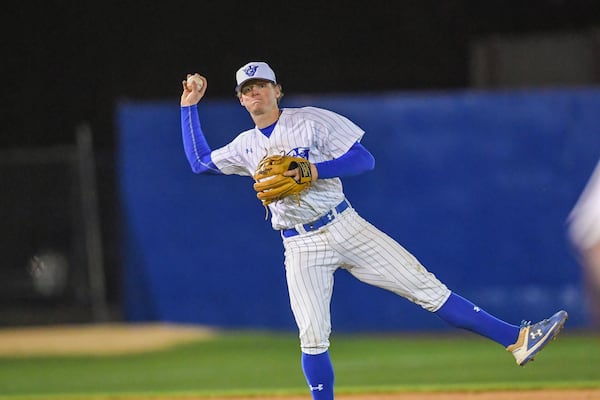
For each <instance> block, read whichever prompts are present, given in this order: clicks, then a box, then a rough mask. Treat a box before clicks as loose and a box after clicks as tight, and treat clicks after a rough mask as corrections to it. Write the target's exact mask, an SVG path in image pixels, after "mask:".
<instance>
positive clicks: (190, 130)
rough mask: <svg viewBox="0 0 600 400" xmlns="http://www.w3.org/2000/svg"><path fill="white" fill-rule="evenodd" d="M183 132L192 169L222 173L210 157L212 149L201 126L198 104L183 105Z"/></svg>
mask: <svg viewBox="0 0 600 400" xmlns="http://www.w3.org/2000/svg"><path fill="white" fill-rule="evenodd" d="M181 134H182V136H183V149H184V150H185V155H186V157H187V160H188V162H189V163H190V167H192V171H194V172H195V173H197V174H202V173H208V174H222V172H221V171H220V170H219V168H217V166H216V165H215V164H214V163H213V161H212V159H211V157H210V153H211V149H210V147H209V146H208V143H207V142H206V138H205V137H204V133H203V132H202V128H201V127H200V117H199V116H198V106H197V105H193V106H184V107H181Z"/></svg>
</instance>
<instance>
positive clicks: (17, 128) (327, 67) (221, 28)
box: [0, 0, 600, 303]
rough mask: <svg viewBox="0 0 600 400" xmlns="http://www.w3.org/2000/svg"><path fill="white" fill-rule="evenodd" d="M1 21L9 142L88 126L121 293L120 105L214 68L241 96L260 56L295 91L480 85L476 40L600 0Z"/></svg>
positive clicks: (118, 5)
mask: <svg viewBox="0 0 600 400" xmlns="http://www.w3.org/2000/svg"><path fill="white" fill-rule="evenodd" d="M0 18H1V21H0V22H1V26H2V31H3V35H2V45H1V46H2V47H1V49H2V51H1V54H2V61H0V65H1V68H2V70H1V72H2V73H1V74H0V77H1V78H0V79H2V81H1V86H2V93H1V100H0V101H1V103H0V129H1V130H2V132H1V134H0V149H14V148H25V149H30V148H38V147H47V146H54V145H62V144H72V143H73V142H74V141H75V130H76V127H77V126H78V125H79V124H81V123H83V122H85V123H88V124H89V126H90V127H91V129H92V131H93V133H94V146H95V152H96V156H97V160H96V162H97V174H98V188H99V193H100V198H99V204H100V214H101V228H102V235H103V241H104V246H105V264H106V270H107V279H108V296H109V299H110V301H111V302H114V303H118V301H119V300H118V297H119V277H118V274H119V254H118V253H119V250H118V237H119V223H118V221H119V218H120V215H119V212H120V211H119V198H118V194H117V192H116V185H115V176H116V174H115V164H116V163H115V157H116V156H115V146H116V142H117V140H116V139H117V138H116V131H115V126H116V123H115V110H116V105H117V104H118V103H119V102H121V101H125V100H128V99H135V100H140V99H141V100H146V99H147V100H158V99H160V100H164V99H172V100H173V105H174V107H177V106H178V102H179V95H180V92H181V83H180V82H181V81H182V79H184V78H185V76H186V74H187V73H188V72H200V73H202V74H203V75H205V76H206V77H207V78H208V81H209V83H208V86H209V87H208V92H207V98H212V99H217V98H231V97H233V95H234V93H233V88H234V86H235V82H234V74H235V71H236V70H237V69H238V68H239V67H240V66H241V65H243V64H245V63H246V62H248V61H255V60H265V61H267V62H269V63H270V64H271V66H272V67H273V68H274V69H275V71H276V73H277V76H278V80H279V81H280V83H281V84H282V85H283V88H284V91H285V92H287V93H294V94H301V93H332V92H335V93H345V92H348V93H349V92H383V91H401V90H407V91H408V90H411V91H419V90H453V89H462V88H468V87H469V86H470V83H469V45H470V43H472V41H473V40H476V39H477V38H481V37H486V36H489V35H495V34H503V35H516V36H518V35H525V34H530V33H540V32H541V33H552V32H567V31H575V32H577V31H581V30H586V29H591V28H593V27H597V26H599V25H600V2H599V1H597V0H588V1H567V0H564V1H561V0H546V1H540V0H538V1H522V0H521V1H498V0H493V1H478V0H414V1H370V2H347V1H344V2H342V1H326V0H325V1H323V0H321V1H316V2H313V1H302V2H296V1H253V2H244V1H188V2H181V1H145V2H137V1H123V2H115V1H37V2H35V1H34V2H27V3H25V2H12V3H9V4H5V5H4V6H3V8H2V12H1V17H0ZM58 179H59V178H58ZM3 190H10V188H3Z"/></svg>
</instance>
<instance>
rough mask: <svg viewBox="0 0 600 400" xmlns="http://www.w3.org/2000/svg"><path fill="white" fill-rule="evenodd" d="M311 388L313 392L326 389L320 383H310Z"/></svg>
mask: <svg viewBox="0 0 600 400" xmlns="http://www.w3.org/2000/svg"><path fill="white" fill-rule="evenodd" d="M308 387H309V389H310V391H311V392H314V391H315V390H318V391H319V392H320V391H322V390H323V389H324V387H323V384H322V383H319V384H318V385H317V386H311V385H308Z"/></svg>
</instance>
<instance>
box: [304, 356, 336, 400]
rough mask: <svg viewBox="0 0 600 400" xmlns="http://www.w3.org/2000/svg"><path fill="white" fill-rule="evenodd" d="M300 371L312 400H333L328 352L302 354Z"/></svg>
mask: <svg viewBox="0 0 600 400" xmlns="http://www.w3.org/2000/svg"><path fill="white" fill-rule="evenodd" d="M302 370H303V371H304V376H305V377H306V382H307V383H308V387H309V388H310V393H311V395H312V398H313V400H333V381H334V374H333V366H332V365H331V359H330V358H329V352H328V351H326V352H325V353H321V354H314V355H313V354H306V353H302Z"/></svg>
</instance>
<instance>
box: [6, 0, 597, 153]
mask: <svg viewBox="0 0 600 400" xmlns="http://www.w3.org/2000/svg"><path fill="white" fill-rule="evenodd" d="M2 20H3V21H2V25H3V30H4V34H3V39H2V42H3V48H4V49H3V51H2V61H1V65H2V74H1V77H2V98H1V105H0V107H1V117H0V118H1V119H0V127H1V129H2V135H1V136H0V145H2V146H3V147H6V146H40V145H46V144H54V143H57V142H67V143H70V142H72V140H73V130H74V127H75V126H76V125H77V124H78V123H79V122H81V121H88V122H89V123H90V124H91V126H92V129H93V130H94V132H95V133H96V137H95V141H96V145H97V146H98V147H107V148H111V147H112V146H113V144H114V121H113V112H114V109H115V103H116V102H117V101H119V100H120V99H127V98H130V99H164V98H173V100H174V101H175V102H177V101H178V97H179V94H180V81H181V80H182V79H183V78H184V77H185V75H186V73H187V72H196V71H197V72H201V73H202V74H204V75H205V76H207V77H208V79H209V85H210V86H209V87H210V89H209V92H208V94H207V96H210V97H219V96H220V97H227V96H232V95H233V87H234V73H235V71H236V69H237V68H238V67H239V66H241V65H243V64H245V63H246V62H248V61H251V60H258V59H262V60H267V61H268V62H269V63H271V64H272V66H273V68H274V69H275V71H276V72H277V74H278V77H279V80H280V81H281V83H282V84H283V86H284V90H286V91H288V92H294V93H320V92H332V91H333V92H348V91H352V92H356V91H391V90H403V89H440V88H442V89H446V88H463V87H467V86H468V85H469V82H468V45H469V42H470V41H471V40H473V39H475V38H477V37H481V36H485V35H491V34H496V33H506V34H522V33H530V32H556V31H565V30H581V29H586V28H588V27H591V26H594V25H598V24H599V23H600V2H598V1H595V0H587V1H566V0H546V1H539V0H537V1H532V0H528V1H498V0H493V1H479V0H472V1H469V0H414V1H370V2H360V1H359V2H341V1H318V2H313V1H301V2H297V1H253V2H247V1H223V0H221V1H188V2H181V1H146V2H137V1H123V2H113V1H34V2H14V4H9V5H6V6H4V7H3V9H2Z"/></svg>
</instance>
